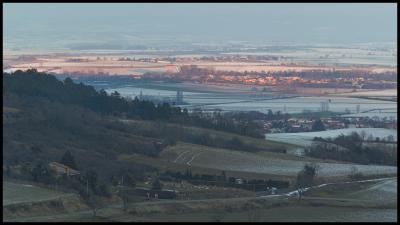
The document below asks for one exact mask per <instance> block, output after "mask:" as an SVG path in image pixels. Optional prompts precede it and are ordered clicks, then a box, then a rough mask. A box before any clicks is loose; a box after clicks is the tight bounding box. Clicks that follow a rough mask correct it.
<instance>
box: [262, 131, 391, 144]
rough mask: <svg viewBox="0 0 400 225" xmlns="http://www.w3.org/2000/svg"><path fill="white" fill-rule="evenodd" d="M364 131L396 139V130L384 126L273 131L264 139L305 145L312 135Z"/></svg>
mask: <svg viewBox="0 0 400 225" xmlns="http://www.w3.org/2000/svg"><path fill="white" fill-rule="evenodd" d="M362 131H365V133H366V134H367V136H368V135H370V134H371V135H372V136H374V137H379V138H387V136H389V135H393V137H394V139H395V140H396V141H397V131H396V130H392V129H386V128H346V129H337V130H327V131H319V132H300V133H275V134H265V139H267V140H271V141H279V142H285V143H289V144H295V145H300V146H307V145H310V144H311V143H312V139H313V138H314V137H322V138H328V137H330V138H334V137H337V136H339V135H341V134H343V135H349V134H351V133H352V132H357V133H359V134H360V133H361V132H362Z"/></svg>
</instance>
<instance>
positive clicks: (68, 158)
mask: <svg viewBox="0 0 400 225" xmlns="http://www.w3.org/2000/svg"><path fill="white" fill-rule="evenodd" d="M61 163H62V164H64V165H66V166H69V167H71V168H72V169H76V170H77V169H78V167H77V166H76V163H75V159H74V156H73V155H72V153H71V152H70V151H66V152H65V153H64V155H63V157H62V159H61Z"/></svg>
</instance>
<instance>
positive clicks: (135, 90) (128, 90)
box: [105, 86, 204, 97]
mask: <svg viewBox="0 0 400 225" xmlns="http://www.w3.org/2000/svg"><path fill="white" fill-rule="evenodd" d="M105 91H106V92H107V93H112V92H114V91H117V92H118V93H120V94H121V95H122V96H124V97H128V96H129V97H134V96H139V95H140V92H142V94H143V95H151V96H160V97H176V91H169V90H161V89H150V88H140V87H133V86H123V87H119V88H108V89H105ZM199 94H204V93H196V92H187V91H186V92H184V95H188V96H190V95H199Z"/></svg>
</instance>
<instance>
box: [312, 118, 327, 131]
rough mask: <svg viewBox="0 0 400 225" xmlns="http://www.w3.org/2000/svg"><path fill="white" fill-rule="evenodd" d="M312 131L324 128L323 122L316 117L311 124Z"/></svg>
mask: <svg viewBox="0 0 400 225" xmlns="http://www.w3.org/2000/svg"><path fill="white" fill-rule="evenodd" d="M311 129H312V131H324V130H326V128H325V125H324V123H323V122H322V121H321V120H320V119H318V120H316V121H315V122H314V123H313V125H312V128H311Z"/></svg>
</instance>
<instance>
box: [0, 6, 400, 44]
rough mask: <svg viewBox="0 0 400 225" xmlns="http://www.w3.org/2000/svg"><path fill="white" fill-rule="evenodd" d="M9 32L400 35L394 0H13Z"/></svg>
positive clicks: (69, 35) (36, 36)
mask: <svg viewBox="0 0 400 225" xmlns="http://www.w3.org/2000/svg"><path fill="white" fill-rule="evenodd" d="M3 13H4V14H3V18H4V22H3V23H4V24H3V25H4V38H5V43H6V44H7V42H18V41H19V42H23V44H26V45H29V46H35V45H39V44H43V43H52V44H57V43H59V44H62V43H64V41H66V42H74V43H79V42H85V43H86V42H90V41H91V40H93V41H95V40H105V41H110V42H111V41H118V40H121V41H129V42H132V41H135V40H137V41H139V40H142V39H143V38H145V39H146V38H147V39H151V38H153V39H154V38H160V39H162V38H164V37H169V38H172V39H176V40H180V39H185V40H189V41H194V42H195V41H199V40H222V41H229V40H239V41H272V42H273V41H282V42H297V43H349V42H353V43H354V42H395V41H396V39H397V7H396V4H391V3H383V4H378V3H369V4H366V3H353V4H344V3H330V4H314V3H302V4H294V3H286V4H277V3H275V4H270V3H268V4H267V3H251V4H243V3H241V4H233V3H230V4H222V3H221V4H211V3H207V4H204V3H203V4H202V3H196V4H194V3H168V4H161V3H149V4H147V3H146V4H144V3H126V4H125V3H115V4H110V3H96V4H89V3H87V4H79V3H56V4H50V3H41V4H28V3H6V4H3Z"/></svg>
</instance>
